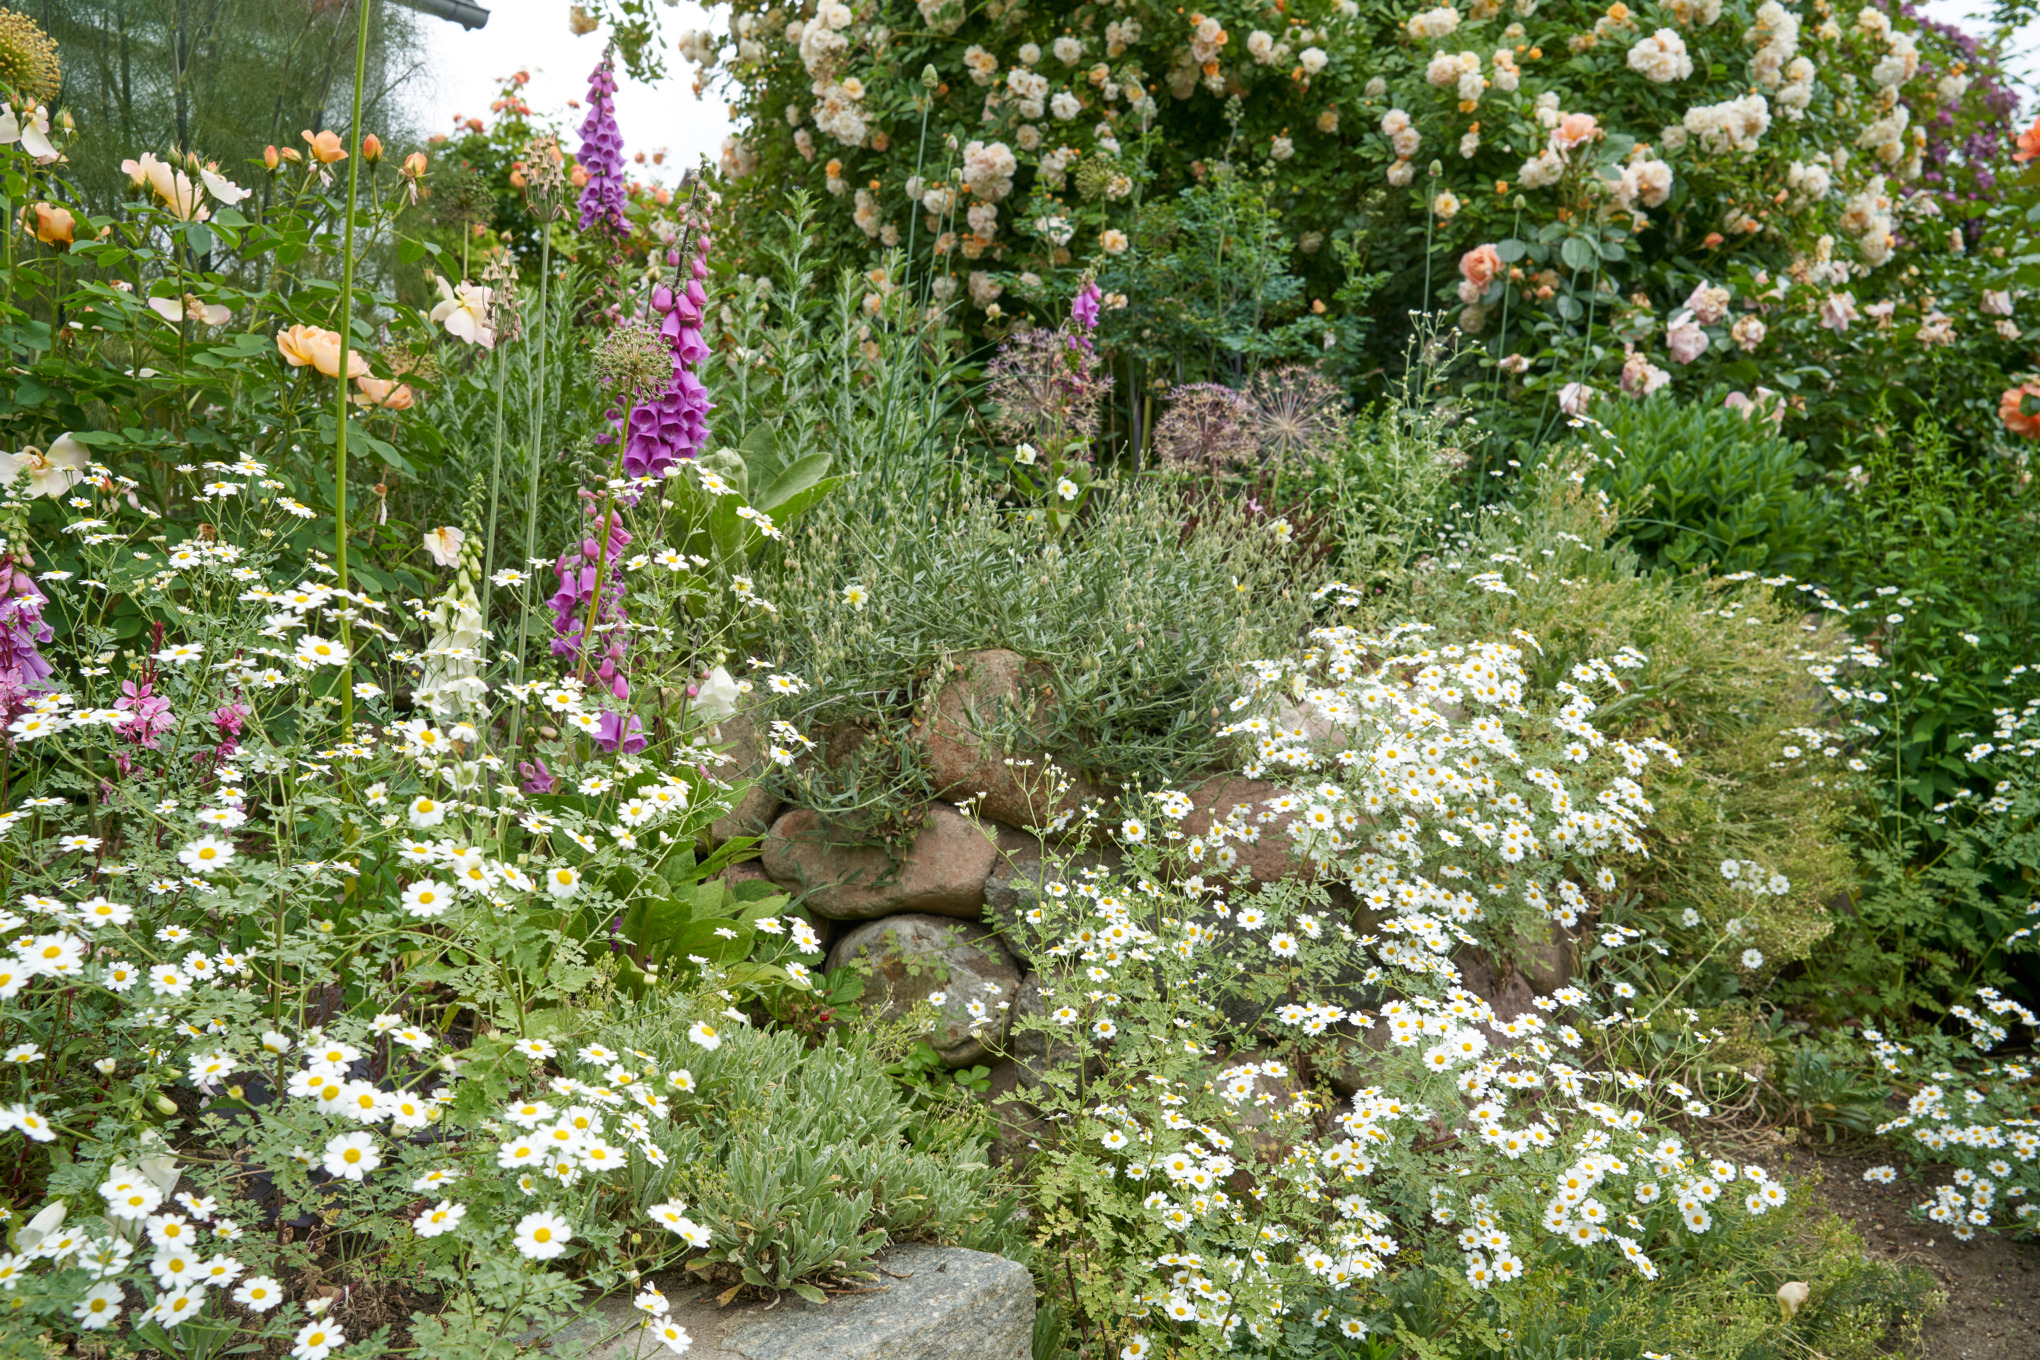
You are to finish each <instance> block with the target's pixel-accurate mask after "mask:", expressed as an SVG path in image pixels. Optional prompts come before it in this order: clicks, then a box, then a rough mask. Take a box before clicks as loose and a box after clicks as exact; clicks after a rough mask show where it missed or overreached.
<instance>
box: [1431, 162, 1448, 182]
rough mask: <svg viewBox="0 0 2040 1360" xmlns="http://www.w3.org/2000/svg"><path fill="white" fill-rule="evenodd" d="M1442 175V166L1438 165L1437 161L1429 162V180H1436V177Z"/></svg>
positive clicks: (1443, 170) (1443, 169) (1443, 171)
mask: <svg viewBox="0 0 2040 1360" xmlns="http://www.w3.org/2000/svg"><path fill="white" fill-rule="evenodd" d="M1444 173H1445V167H1444V166H1443V165H1441V164H1440V163H1438V162H1437V161H1432V162H1431V178H1432V179H1436V178H1438V176H1440V175H1442V174H1444Z"/></svg>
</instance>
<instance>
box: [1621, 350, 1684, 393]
mask: <svg viewBox="0 0 2040 1360" xmlns="http://www.w3.org/2000/svg"><path fill="white" fill-rule="evenodd" d="M1671 380H1672V375H1671V374H1669V373H1667V372H1666V371H1665V370H1664V369H1662V368H1659V367H1658V366H1657V365H1656V364H1654V363H1652V362H1651V361H1650V360H1649V359H1647V358H1645V357H1644V356H1643V355H1641V354H1631V355H1630V356H1629V357H1628V358H1627V359H1625V360H1623V362H1622V391H1623V393H1624V395H1626V396H1630V397H1635V398H1639V399H1640V398H1643V397H1647V396H1649V395H1650V394H1651V393H1653V392H1655V391H1657V390H1658V389H1659V388H1660V387H1663V386H1664V385H1665V384H1666V383H1668V382H1670V381H1671Z"/></svg>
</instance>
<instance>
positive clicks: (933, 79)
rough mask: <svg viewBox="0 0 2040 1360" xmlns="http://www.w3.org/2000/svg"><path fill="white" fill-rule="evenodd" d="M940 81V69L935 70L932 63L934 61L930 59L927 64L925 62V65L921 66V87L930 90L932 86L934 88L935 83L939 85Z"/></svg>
mask: <svg viewBox="0 0 2040 1360" xmlns="http://www.w3.org/2000/svg"><path fill="white" fill-rule="evenodd" d="M941 83H942V73H941V72H940V71H937V70H936V69H935V63H934V62H932V61H931V62H929V63H928V64H927V65H926V66H923V67H922V68H921V88H922V89H924V90H932V89H934V88H935V87H936V86H937V85H940V84H941Z"/></svg>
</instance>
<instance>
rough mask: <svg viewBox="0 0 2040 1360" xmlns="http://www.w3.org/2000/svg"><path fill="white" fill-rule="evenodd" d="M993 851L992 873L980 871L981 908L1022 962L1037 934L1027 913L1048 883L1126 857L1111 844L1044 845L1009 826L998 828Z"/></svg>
mask: <svg viewBox="0 0 2040 1360" xmlns="http://www.w3.org/2000/svg"><path fill="white" fill-rule="evenodd" d="M1044 848H1045V849H1046V850H1047V857H1046V859H1044V857H1043V853H1042V852H1043V850H1044ZM994 850H995V852H996V853H995V854H994V855H993V858H992V869H991V872H990V873H988V874H986V875H985V909H986V911H987V912H988V913H989V914H990V916H991V918H992V920H993V922H995V923H996V924H997V925H998V927H999V934H1000V935H1001V937H1003V938H1004V940H1005V941H1006V947H1007V948H1008V949H1011V950H1012V951H1013V957H1015V958H1017V959H1019V960H1020V963H1021V966H1023V967H1032V966H1033V960H1032V959H1031V958H1030V957H1029V955H1028V948H1029V945H1028V942H1029V941H1030V940H1032V939H1033V938H1034V937H1035V933H1036V928H1035V927H1034V926H1032V925H1030V924H1029V923H1028V921H1027V919H1026V918H1027V913H1028V912H1030V911H1033V910H1034V909H1035V908H1036V907H1038V906H1040V905H1041V903H1042V900H1043V898H1044V897H1045V895H1046V894H1045V889H1046V888H1047V885H1048V884H1050V883H1055V882H1059V881H1060V882H1069V883H1075V882H1078V881H1081V875H1082V874H1083V872H1084V870H1086V869H1117V868H1118V867H1119V866H1120V865H1121V864H1122V863H1123V862H1124V860H1125V856H1123V855H1122V854H1120V852H1119V851H1118V850H1117V849H1115V848H1114V847H1112V846H1110V845H1104V846H1100V847H1098V848H1097V849H1094V850H1075V851H1071V850H1066V849H1063V848H1059V847H1058V846H1056V845H1055V844H1054V843H1052V842H1051V843H1049V844H1047V845H1046V847H1044V845H1043V842H1042V840H1041V838H1040V837H1038V836H1031V835H1029V834H1028V833H1026V832H1024V831H1015V830H1014V829H1013V828H1011V827H1008V826H1002V827H1000V828H998V841H997V844H996V845H995V846H994Z"/></svg>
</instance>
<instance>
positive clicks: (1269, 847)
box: [1182, 774, 1312, 884]
mask: <svg viewBox="0 0 2040 1360" xmlns="http://www.w3.org/2000/svg"><path fill="white" fill-rule="evenodd" d="M1187 792H1188V795H1189V798H1190V811H1189V812H1187V813H1185V814H1184V816H1183V821H1182V828H1183V831H1184V834H1186V835H1190V836H1209V834H1210V832H1211V828H1212V827H1213V826H1214V825H1216V824H1217V823H1220V822H1227V823H1233V824H1239V825H1244V826H1245V827H1247V828H1249V829H1250V830H1252V831H1257V832H1259V833H1260V834H1259V838H1258V839H1257V840H1254V841H1251V842H1249V841H1245V840H1241V839H1239V838H1238V837H1228V838H1227V840H1226V842H1225V843H1226V844H1227V845H1229V846H1231V847H1232V848H1233V849H1234V850H1235V851H1237V852H1238V854H1239V863H1238V865H1237V866H1235V869H1234V872H1238V871H1239V870H1242V869H1243V870H1245V871H1246V873H1247V874H1248V876H1249V877H1251V878H1252V880H1253V881H1254V882H1255V883H1257V884H1261V883H1273V882H1275V881H1276V880H1277V879H1281V878H1291V877H1309V876H1310V875H1311V873H1312V868H1311V865H1310V862H1309V861H1308V860H1305V859H1302V858H1300V857H1299V856H1298V855H1297V854H1296V849H1295V845H1294V843H1293V842H1291V840H1290V838H1289V829H1288V828H1289V824H1290V822H1292V821H1294V820H1295V819H1296V817H1298V816H1299V815H1301V814H1302V812H1303V799H1302V798H1300V797H1299V796H1298V795H1297V794H1296V793H1295V791H1294V790H1291V789H1285V788H1283V787H1282V786H1281V785H1280V784H1270V783H1268V782H1267V781H1266V780H1261V779H1245V778H1242V777H1241V776H1239V775H1229V774H1224V775H1218V776H1216V777H1215V778H1211V779H1207V780H1205V781H1204V782H1203V783H1201V784H1199V785H1197V786H1196V787H1195V788H1192V789H1190V790H1188V791H1187ZM1283 799H1293V800H1294V801H1295V808H1294V810H1293V811H1290V812H1287V813H1284V812H1279V811H1277V810H1276V808H1275V807H1273V806H1271V804H1275V803H1278V802H1279V801H1281V800H1283ZM1264 817H1265V818H1267V820H1265V821H1264V820H1263V818H1264ZM1213 849H1214V851H1215V850H1216V847H1213ZM1204 862H1205V864H1206V865H1209V866H1211V868H1210V869H1209V870H1208V871H1207V872H1217V869H1218V866H1217V864H1216V862H1215V860H1214V859H1213V858H1212V857H1211V856H1210V855H1207V856H1206V857H1205V861H1204Z"/></svg>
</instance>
